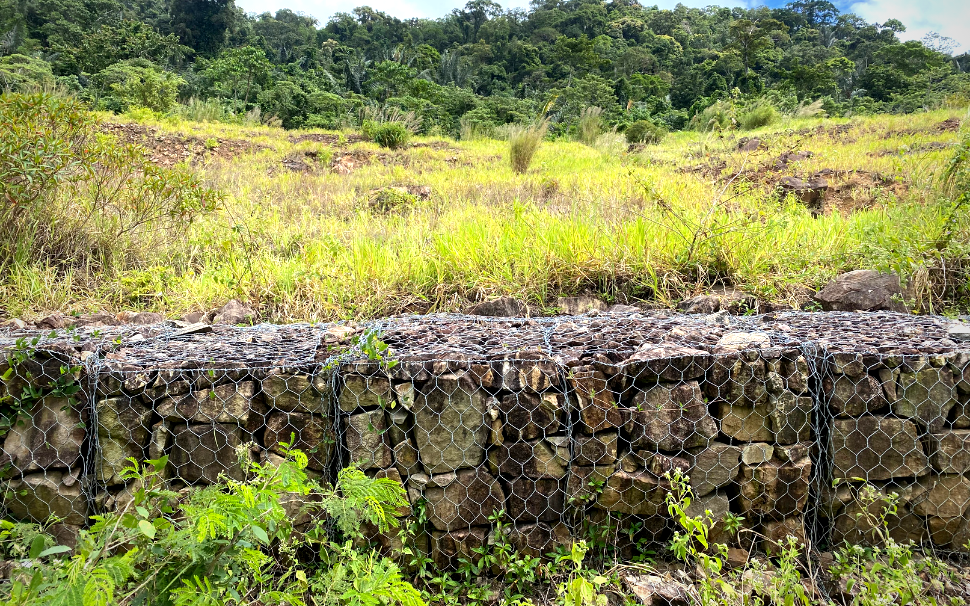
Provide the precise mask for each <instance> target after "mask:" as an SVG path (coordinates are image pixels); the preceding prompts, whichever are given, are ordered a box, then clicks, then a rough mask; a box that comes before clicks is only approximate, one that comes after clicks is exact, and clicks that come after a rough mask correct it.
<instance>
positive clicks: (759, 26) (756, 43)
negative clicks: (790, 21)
mask: <svg viewBox="0 0 970 606" xmlns="http://www.w3.org/2000/svg"><path fill="white" fill-rule="evenodd" d="M729 30H730V32H731V39H732V42H731V44H730V47H731V48H733V49H736V50H737V51H738V53H739V54H740V56H741V63H742V64H743V65H744V72H745V74H747V73H749V72H750V71H751V66H752V65H753V64H754V63H755V62H756V61H757V60H758V57H759V56H760V55H761V54H762V53H763V52H764V51H766V50H768V49H770V48H774V46H775V40H780V39H786V38H787V31H788V26H787V25H785V24H784V23H782V22H781V21H778V20H776V19H762V20H760V21H751V20H750V19H738V20H736V21H734V22H732V23H731V25H730V27H729Z"/></svg>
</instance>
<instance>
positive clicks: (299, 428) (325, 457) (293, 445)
mask: <svg viewBox="0 0 970 606" xmlns="http://www.w3.org/2000/svg"><path fill="white" fill-rule="evenodd" d="M263 444H265V445H266V448H268V449H269V450H271V451H272V452H275V453H276V454H278V455H280V456H284V454H285V450H286V449H289V450H300V451H302V452H303V453H304V454H305V455H307V467H308V468H309V469H313V470H316V471H324V470H326V469H327V464H328V463H329V462H330V461H331V460H332V458H333V452H334V448H335V446H336V434H335V432H334V428H333V422H332V421H331V420H330V419H328V418H326V417H321V416H319V415H310V414H306V413H299V412H284V411H282V410H273V411H270V413H269V415H267V417H266V430H265V432H264V434H263ZM283 444H288V446H286V447H284V446H283Z"/></svg>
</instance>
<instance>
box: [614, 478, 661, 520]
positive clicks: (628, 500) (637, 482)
mask: <svg viewBox="0 0 970 606" xmlns="http://www.w3.org/2000/svg"><path fill="white" fill-rule="evenodd" d="M669 491H670V486H669V484H668V483H667V482H666V481H664V480H660V479H658V478H657V477H656V476H654V475H653V474H651V473H649V472H646V471H641V472H633V473H628V472H625V471H615V472H613V474H612V475H611V476H610V477H609V479H608V480H607V481H606V485H605V486H604V487H603V492H602V494H600V496H599V499H598V500H597V504H598V505H599V506H600V507H602V508H603V509H606V510H607V511H614V512H619V513H626V514H631V515H642V516H654V515H658V514H662V513H665V512H666V511H667V505H666V498H667V493H668V492H669Z"/></svg>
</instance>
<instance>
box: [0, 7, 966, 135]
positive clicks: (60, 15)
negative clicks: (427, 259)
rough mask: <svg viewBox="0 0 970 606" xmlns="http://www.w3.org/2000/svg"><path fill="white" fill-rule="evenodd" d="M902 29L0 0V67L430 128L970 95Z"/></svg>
mask: <svg viewBox="0 0 970 606" xmlns="http://www.w3.org/2000/svg"><path fill="white" fill-rule="evenodd" d="M904 31H905V25H904V24H903V23H901V22H900V21H898V20H896V19H888V20H887V21H886V22H884V23H881V24H880V23H868V22H866V21H865V20H863V19H862V18H860V17H858V16H856V15H854V14H850V13H842V12H840V11H839V10H838V9H837V8H836V7H835V5H834V4H832V3H831V2H828V1H826V0H797V1H795V2H791V3H789V4H788V5H786V6H785V7H784V8H766V7H760V8H754V9H742V8H718V7H708V8H703V9H698V8H687V7H685V6H683V5H678V6H677V7H675V8H674V9H672V10H661V9H659V8H657V7H655V6H654V7H651V6H644V5H641V4H640V3H638V2H637V1H636V0H609V1H603V0H533V2H532V4H531V6H530V8H529V9H528V10H522V9H513V10H507V9H504V8H503V7H502V6H501V5H499V4H497V3H495V2H492V1H491V0H470V1H469V2H468V3H467V4H466V5H465V7H464V8H462V9H455V10H453V11H451V12H450V13H448V14H446V15H444V16H442V17H441V18H438V19H407V20H401V19H398V18H395V17H392V16H389V15H387V14H385V13H382V12H379V11H376V10H373V9H371V8H369V7H366V6H361V7H358V8H355V9H353V10H352V11H351V12H350V13H338V14H336V15H334V16H333V17H332V18H331V19H330V20H329V21H328V22H327V23H326V24H322V26H321V24H320V23H318V22H317V21H316V20H315V19H313V18H312V17H309V16H306V15H303V14H300V13H296V12H293V11H291V10H287V9H281V10H279V11H277V12H276V13H275V14H271V13H263V14H259V15H256V14H246V13H244V12H243V11H242V10H241V9H240V8H239V7H237V6H236V5H235V4H234V2H233V0H0V87H2V88H4V89H8V90H20V89H25V88H31V87H34V88H36V87H38V86H40V87H47V86H52V85H59V86H61V87H63V88H66V89H68V90H71V91H73V92H74V93H75V94H76V95H78V96H79V97H81V98H82V99H85V100H87V101H88V102H89V103H90V104H91V105H92V106H94V107H95V108H97V109H102V110H110V111H116V112H124V111H129V110H132V109H147V110H150V111H152V112H160V113H165V112H178V111H181V112H183V113H184V112H194V113H193V117H195V118H196V119H210V120H223V121H234V120H236V121H242V120H249V121H253V120H257V121H263V122H267V121H273V122H275V123H280V124H282V125H283V126H284V127H287V128H300V127H321V128H343V127H355V126H359V124H360V121H361V116H362V114H363V110H364V109H365V108H367V107H376V108H379V109H381V110H387V109H393V108H396V109H397V110H400V111H403V112H413V113H414V114H415V116H416V117H417V118H418V122H419V125H420V126H419V129H420V131H421V132H424V133H440V134H449V135H456V134H458V133H459V132H460V131H461V130H462V129H463V128H471V129H476V128H478V129H489V128H493V127H496V126H500V125H502V124H510V123H521V122H525V121H528V120H531V119H533V118H535V117H536V116H537V114H538V113H540V112H543V111H547V112H548V114H549V117H550V119H551V123H552V130H553V132H554V133H555V132H557V131H558V132H562V131H563V130H565V129H568V128H570V127H571V126H572V125H574V124H575V123H576V121H577V120H579V119H580V115H581V113H582V111H583V110H584V109H585V108H588V107H597V108H600V109H601V110H602V116H603V118H604V119H605V120H606V121H607V123H609V124H610V125H612V126H616V127H618V128H619V129H621V130H622V129H624V128H625V126H627V125H629V124H633V123H636V122H642V121H649V122H652V123H653V124H655V125H657V126H659V127H663V128H667V129H681V128H685V127H687V126H689V125H690V124H691V120H692V118H694V116H696V115H698V114H701V113H702V112H704V110H707V109H709V108H712V107H720V105H719V104H721V105H723V104H730V103H749V104H750V103H752V102H753V100H757V102H759V103H763V104H768V105H771V106H772V107H774V108H775V109H776V110H778V111H782V112H789V113H795V112H797V111H798V109H799V108H801V107H805V106H809V105H813V104H814V105H813V106H814V107H815V108H818V111H824V112H826V113H827V114H828V115H849V114H860V113H877V112H892V113H906V112H915V111H922V110H925V109H929V108H933V107H939V106H941V105H943V104H947V103H959V104H965V103H967V101H968V99H970V76H968V74H967V69H968V68H970V55H968V54H966V53H964V54H962V55H958V56H954V55H953V48H954V44H953V41H952V40H949V39H947V38H944V37H941V36H939V35H933V34H931V35H929V36H927V37H926V38H925V39H924V40H923V41H906V42H903V41H901V40H900V38H899V34H901V33H903V32H904ZM708 113H710V112H708ZM693 123H694V125H697V123H698V122H697V120H694V122H693Z"/></svg>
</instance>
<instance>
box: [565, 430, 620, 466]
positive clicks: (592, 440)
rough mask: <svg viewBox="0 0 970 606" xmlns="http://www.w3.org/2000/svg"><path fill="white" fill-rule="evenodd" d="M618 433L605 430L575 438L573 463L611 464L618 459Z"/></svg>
mask: <svg viewBox="0 0 970 606" xmlns="http://www.w3.org/2000/svg"><path fill="white" fill-rule="evenodd" d="M618 437H619V436H617V433H616V432H615V431H604V432H602V433H598V434H596V435H593V436H576V437H575V438H573V442H574V444H575V452H574V455H573V465H609V464H611V463H613V462H615V461H616V444H617V439H618Z"/></svg>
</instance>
